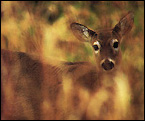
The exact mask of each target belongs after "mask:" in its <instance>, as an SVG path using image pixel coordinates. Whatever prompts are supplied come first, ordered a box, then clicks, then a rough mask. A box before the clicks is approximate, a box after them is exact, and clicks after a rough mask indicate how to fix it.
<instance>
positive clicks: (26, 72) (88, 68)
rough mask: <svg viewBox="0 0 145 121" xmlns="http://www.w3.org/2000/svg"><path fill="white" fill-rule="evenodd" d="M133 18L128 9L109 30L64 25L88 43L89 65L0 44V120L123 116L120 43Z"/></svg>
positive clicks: (124, 81) (125, 83) (124, 98)
mask: <svg viewBox="0 0 145 121" xmlns="http://www.w3.org/2000/svg"><path fill="white" fill-rule="evenodd" d="M133 22H134V14H133V12H128V13H127V14H126V15H125V16H124V17H122V18H121V19H120V21H119V22H118V23H117V24H116V25H115V27H114V28H113V29H103V30H98V31H93V30H91V29H89V28H88V27H86V26H84V25H82V24H80V23H76V22H73V23H71V24H70V28H71V30H72V33H73V34H74V35H75V36H76V38H77V39H78V40H80V42H88V43H90V45H91V46H92V49H93V54H94V55H95V62H96V63H95V64H92V63H90V62H85V61H84V62H83V61H81V62H62V63H60V64H58V65H53V64H51V63H48V62H45V61H43V60H41V59H40V58H39V57H37V58H36V57H34V56H32V55H30V54H27V53H24V52H14V51H9V50H4V49H1V116H2V118H1V119H8V120H40V119H49V120H50V119H53V120H58V119H127V118H128V116H129V113H128V111H129V103H128V100H129V98H130V91H129V88H130V87H129V84H128V80H127V77H125V76H124V75H125V74H123V73H122V72H121V71H120V70H121V64H120V63H121V49H120V44H121V41H122V38H123V36H124V35H126V34H127V33H128V32H129V31H131V29H132V27H133ZM118 76H119V77H118ZM120 84H121V85H123V86H124V87H123V88H122V87H120ZM122 91H125V93H124V94H123V96H122V95H121V94H122V93H121V92H122Z"/></svg>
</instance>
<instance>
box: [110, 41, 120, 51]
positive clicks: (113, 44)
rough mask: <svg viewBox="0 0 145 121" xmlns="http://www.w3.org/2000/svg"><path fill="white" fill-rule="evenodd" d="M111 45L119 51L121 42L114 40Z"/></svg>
mask: <svg viewBox="0 0 145 121" xmlns="http://www.w3.org/2000/svg"><path fill="white" fill-rule="evenodd" d="M111 43H112V46H113V48H114V49H118V45H119V42H118V40H117V39H113V40H112V42H111Z"/></svg>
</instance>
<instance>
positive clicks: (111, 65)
mask: <svg viewBox="0 0 145 121" xmlns="http://www.w3.org/2000/svg"><path fill="white" fill-rule="evenodd" d="M101 65H102V67H103V69H104V70H106V71H109V70H111V69H112V68H114V62H113V61H112V60H111V59H105V60H104V61H103V62H102V64H101Z"/></svg>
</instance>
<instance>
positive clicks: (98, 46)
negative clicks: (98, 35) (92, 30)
mask: <svg viewBox="0 0 145 121" xmlns="http://www.w3.org/2000/svg"><path fill="white" fill-rule="evenodd" d="M93 48H94V50H95V53H98V51H99V49H100V43H99V42H98V41H96V42H94V44H93Z"/></svg>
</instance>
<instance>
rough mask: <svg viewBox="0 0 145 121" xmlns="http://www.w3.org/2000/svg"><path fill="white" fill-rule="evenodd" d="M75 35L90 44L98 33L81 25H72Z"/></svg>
mask: <svg viewBox="0 0 145 121" xmlns="http://www.w3.org/2000/svg"><path fill="white" fill-rule="evenodd" d="M70 27H71V30H72V32H73V34H74V35H75V36H76V37H77V38H78V39H79V40H80V41H83V42H84V41H85V42H90V41H91V40H92V38H93V37H94V36H97V34H96V32H94V31H92V30H90V29H88V28H87V27H86V26H84V25H81V24H79V23H72V24H71V25H70Z"/></svg>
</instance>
